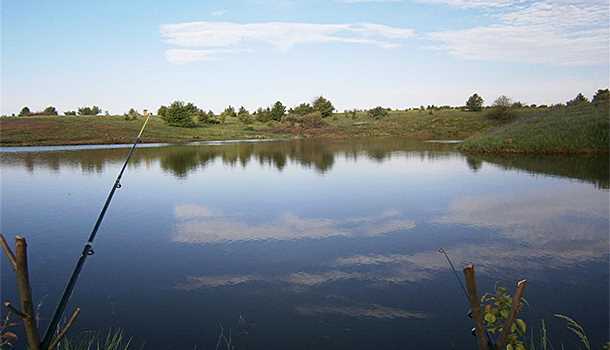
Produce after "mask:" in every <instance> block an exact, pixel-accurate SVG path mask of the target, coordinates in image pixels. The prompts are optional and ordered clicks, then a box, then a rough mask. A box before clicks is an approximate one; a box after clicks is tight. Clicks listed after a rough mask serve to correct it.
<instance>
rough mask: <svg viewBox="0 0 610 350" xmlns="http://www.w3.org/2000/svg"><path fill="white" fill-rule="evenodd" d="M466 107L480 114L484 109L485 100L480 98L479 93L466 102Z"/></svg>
mask: <svg viewBox="0 0 610 350" xmlns="http://www.w3.org/2000/svg"><path fill="white" fill-rule="evenodd" d="M466 107H468V110H470V111H473V112H478V111H480V110H482V109H483V98H482V97H481V96H479V95H478V94H477V93H475V94H474V95H472V96H470V97H469V98H468V101H466Z"/></svg>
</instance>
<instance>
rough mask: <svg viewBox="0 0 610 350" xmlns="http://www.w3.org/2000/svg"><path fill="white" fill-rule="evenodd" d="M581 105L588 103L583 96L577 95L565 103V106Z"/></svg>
mask: <svg viewBox="0 0 610 350" xmlns="http://www.w3.org/2000/svg"><path fill="white" fill-rule="evenodd" d="M581 103H589V100H588V99H587V98H586V97H585V96H584V95H583V94H581V93H579V94H578V95H576V97H574V98H573V99H571V100H570V101H568V102H566V106H576V105H579V104H581Z"/></svg>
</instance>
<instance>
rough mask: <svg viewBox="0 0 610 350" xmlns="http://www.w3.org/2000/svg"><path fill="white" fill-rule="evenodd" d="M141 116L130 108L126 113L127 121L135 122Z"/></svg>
mask: <svg viewBox="0 0 610 350" xmlns="http://www.w3.org/2000/svg"><path fill="white" fill-rule="evenodd" d="M139 116H140V113H138V111H136V110H135V109H133V108H130V109H129V111H128V112H127V113H125V119H126V120H135V119H137V118H138V117H139Z"/></svg>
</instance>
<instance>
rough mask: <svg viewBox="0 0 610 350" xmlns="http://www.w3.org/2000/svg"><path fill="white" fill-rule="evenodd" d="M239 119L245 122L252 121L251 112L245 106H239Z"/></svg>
mask: <svg viewBox="0 0 610 350" xmlns="http://www.w3.org/2000/svg"><path fill="white" fill-rule="evenodd" d="M237 119H238V120H239V121H240V122H242V123H244V124H250V122H252V120H251V119H250V112H248V110H247V109H246V108H245V107H244V106H241V107H239V111H238V112H237Z"/></svg>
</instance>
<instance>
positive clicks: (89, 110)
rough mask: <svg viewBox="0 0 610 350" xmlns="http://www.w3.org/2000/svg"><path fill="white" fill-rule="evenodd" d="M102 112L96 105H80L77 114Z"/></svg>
mask: <svg viewBox="0 0 610 350" xmlns="http://www.w3.org/2000/svg"><path fill="white" fill-rule="evenodd" d="M101 112H102V109H101V108H100V107H98V106H93V107H81V108H79V109H78V114H79V115H98V114H100V113H101Z"/></svg>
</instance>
